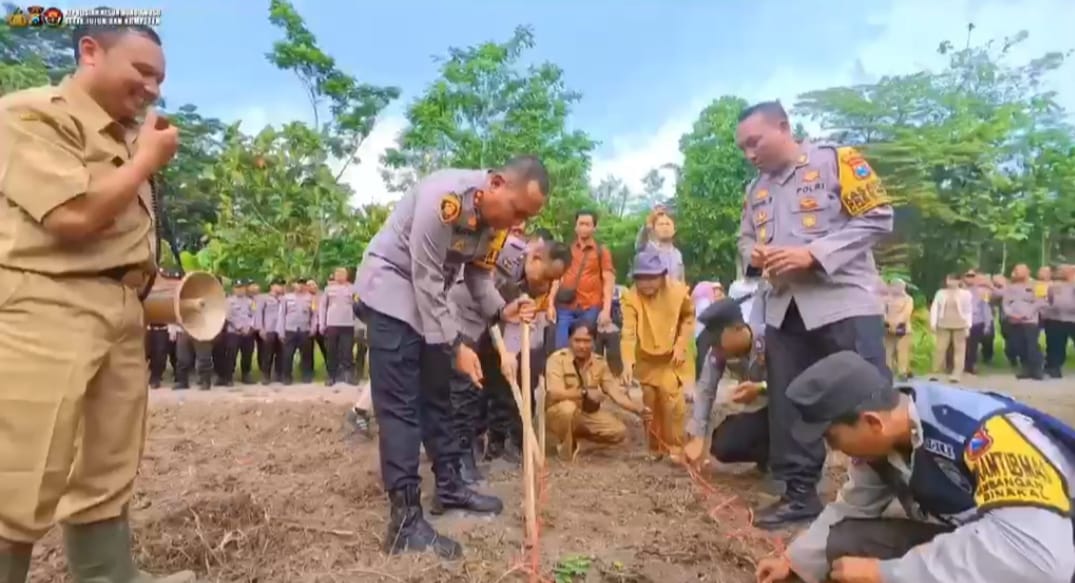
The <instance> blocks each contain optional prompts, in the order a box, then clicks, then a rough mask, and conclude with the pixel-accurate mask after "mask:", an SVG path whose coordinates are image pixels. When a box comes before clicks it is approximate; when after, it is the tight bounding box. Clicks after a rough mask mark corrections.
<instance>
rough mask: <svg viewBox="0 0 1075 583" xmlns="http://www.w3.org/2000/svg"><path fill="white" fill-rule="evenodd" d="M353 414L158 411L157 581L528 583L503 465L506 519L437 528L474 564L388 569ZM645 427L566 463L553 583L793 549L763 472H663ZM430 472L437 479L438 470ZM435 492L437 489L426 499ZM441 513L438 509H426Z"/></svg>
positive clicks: (151, 508) (152, 522) (141, 492)
mask: <svg viewBox="0 0 1075 583" xmlns="http://www.w3.org/2000/svg"><path fill="white" fill-rule="evenodd" d="M344 410H345V406H343V405H340V404H327V403H314V402H293V401H289V402H273V403H265V402H258V403H254V402H218V403H208V402H188V403H178V404H176V403H169V404H166V405H161V406H159V407H157V408H155V409H154V411H153V414H152V417H151V429H150V441H149V443H148V447H147V451H146V457H145V461H144V462H143V466H142V475H141V476H140V478H139V481H138V493H137V495H136V497H135V499H134V500H133V502H132V516H133V521H134V530H135V538H136V554H137V559H138V561H139V563H140V564H141V565H142V566H143V568H145V569H147V570H150V571H153V572H157V573H166V572H171V571H176V570H180V569H193V570H195V571H197V572H198V573H199V574H200V575H201V576H203V577H204V579H205V580H206V581H214V582H217V581H219V582H249V583H254V582H256V583H271V582H284V583H296V582H306V581H309V582H317V583H320V582H333V581H349V582H353V581H364V582H365V581H369V582H378V581H384V582H397V583H398V582H401V581H406V582H415V583H418V582H422V583H437V582H444V583H447V582H457V581H458V582H466V581H473V582H483V583H484V582H489V583H495V582H497V581H522V580H525V577H524V575H523V574H522V571H523V570H524V569H525V561H524V557H523V554H522V552H521V547H522V542H523V532H522V529H521V525H522V512H521V508H520V494H521V487H520V485H519V482H518V472H517V470H515V469H513V468H510V467H508V466H507V465H501V462H496V463H494V464H493V465H492V467H489V468H487V469H488V477H489V486H488V488H487V489H488V490H490V491H492V492H493V493H495V494H497V495H499V496H501V497H502V498H503V499H504V501H505V508H506V509H505V512H504V515H503V516H501V517H499V518H496V519H476V518H469V517H462V516H445V517H441V518H436V519H434V524H435V526H436V527H437V528H438V529H439V530H441V531H443V532H445V533H446V534H448V535H450V536H453V537H455V538H457V540H459V541H460V542H462V543H463V545H464V546H465V548H466V557H465V559H464V560H462V561H459V562H456V563H451V564H445V563H441V562H439V561H437V560H436V559H434V558H432V557H429V556H417V557H416V556H407V557H394V558H388V557H385V556H384V555H383V554H382V553H381V552H380V549H381V544H382V537H383V536H384V529H385V518H386V515H387V504H386V501H385V496H384V493H383V492H382V489H381V485H380V478H379V467H378V461H377V449H376V444H375V443H370V442H365V441H352V440H348V439H345V438H344V437H343V436H344V435H345V432H344V431H343V430H342V418H343V412H344ZM643 450H644V446H643V444H642V436H641V433H640V430H639V429H638V428H637V426H636V427H635V428H634V433H633V435H632V436H631V440H630V442H629V444H628V445H626V446H623V447H619V448H613V449H608V450H584V451H583V454H582V455H581V456H580V458H579V460H578V461H577V462H576V463H575V464H574V465H564V464H561V463H559V462H557V461H552V462H551V464H550V467H549V471H548V475H547V477H546V481H545V483H546V485H547V487H546V489H545V495H544V497H543V504H542V508H543V517H544V523H543V526H542V543H541V548H540V556H541V564H540V565H539V570H540V572H541V573H542V574H543V578H544V579H545V580H548V581H553V580H555V581H609V582H613V581H615V582H634V583H658V582H665V581H688V580H689V581H713V582H731V583H734V582H739V581H750V580H752V577H751V573H752V571H753V564H754V562H755V561H756V560H757V558H758V557H760V556H764V555H765V554H767V553H768V552H770V551H771V549H772V548H774V547H775V546H779V545H780V544H781V540H779V539H776V538H772V537H770V536H769V535H766V534H764V533H760V532H758V531H755V530H754V529H751V528H750V527H749V514H748V511H747V507H748V504H750V503H757V502H759V501H760V500H761V499H762V498H763V495H761V494H760V493H758V490H759V489H758V487H757V484H758V480H757V476H756V475H755V474H754V473H753V472H747V473H746V474H743V475H738V476H733V475H727V474H722V475H721V477H720V478H714V477H713V476H708V477H707V478H706V480H707V481H708V482H710V483H719V484H720V485H719V486H718V487H715V488H713V487H707V486H706V485H705V482H700V481H696V480H694V479H692V478H691V477H690V476H688V475H687V473H686V472H685V471H684V470H683V469H682V468H679V467H673V466H671V465H669V464H668V463H656V462H650V461H648V460H647V459H646V456H645V454H644V451H643ZM423 471H426V470H425V469H423ZM431 483H432V480H431V479H430V477H429V476H428V475H427V476H425V478H424V484H425V488H424V490H425V492H426V493H427V494H428V493H429V492H430V490H431ZM426 506H427V507H428V504H426ZM64 569H65V566H64V561H63V556H62V552H61V543H60V541H59V537H58V536H57V534H56V533H53V534H52V535H50V537H49V538H47V539H46V540H45V541H43V544H41V545H38V549H37V551H36V561H35V567H34V572H33V581H63V580H65V575H64Z"/></svg>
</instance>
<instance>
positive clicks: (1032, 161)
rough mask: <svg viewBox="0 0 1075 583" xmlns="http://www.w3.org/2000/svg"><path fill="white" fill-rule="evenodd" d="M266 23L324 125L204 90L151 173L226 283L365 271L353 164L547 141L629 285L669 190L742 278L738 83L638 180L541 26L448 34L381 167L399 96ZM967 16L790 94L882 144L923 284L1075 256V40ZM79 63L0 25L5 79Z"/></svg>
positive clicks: (886, 252)
mask: <svg viewBox="0 0 1075 583" xmlns="http://www.w3.org/2000/svg"><path fill="white" fill-rule="evenodd" d="M4 7H5V9H6V10H9V11H10V10H11V9H12V8H13V6H11V5H8V4H5V5H4ZM268 18H269V21H270V22H271V23H272V24H273V25H274V26H276V27H277V28H278V29H279V31H280V33H281V39H280V40H279V41H277V42H275V43H274V44H273V46H272V47H271V50H269V51H268V52H267V54H266V58H267V59H268V60H269V61H270V62H271V63H273V64H274V65H275V66H276V67H278V68H279V69H281V70H283V71H288V72H291V73H293V74H294V75H295V77H296V79H297V81H298V82H299V84H300V86H301V87H302V89H303V91H304V93H305V95H306V97H307V99H308V101H309V105H310V118H311V120H312V121H311V123H303V122H297V121H296V122H291V123H286V124H278V125H276V126H275V127H268V128H265V129H259V128H243V127H241V126H240V125H239V124H238V123H235V124H231V125H229V124H227V123H225V122H222V121H220V120H218V119H214V118H212V117H208V116H205V115H203V114H202V113H200V112H199V110H198V109H197V108H196V107H195V106H194V105H182V106H180V107H178V108H174V109H173V108H165V109H166V110H167V111H166V114H167V116H168V117H169V118H170V119H171V120H172V123H174V124H176V125H177V126H179V128H180V131H181V135H182V142H181V149H180V153H179V155H178V156H177V158H176V160H175V161H174V162H173V163H172V164H171V165H170V166H168V167H167V168H166V169H165V170H164V171H163V172H162V173H161V175H160V176H159V177H158V178H159V181H158V184H159V186H160V193H161V194H162V196H163V203H164V207H165V210H166V212H165V216H167V217H169V219H170V220H169V223H170V225H169V226H170V227H171V230H172V232H173V234H174V235H175V237H174V238H175V239H176V240H177V242H178V244H179V247H180V248H181V250H182V257H181V259H182V263H183V264H184V266H186V267H188V268H192V267H196V268H199V269H210V270H213V271H216V272H218V273H221V274H225V275H228V276H232V277H258V278H268V277H271V276H278V277H293V276H314V277H321V276H324V275H327V273H328V272H329V271H330V270H331V269H332V268H333V267H335V266H337V265H347V266H354V265H355V264H356V263H357V262H358V261H359V260H360V257H361V254H362V253H363V251H364V250H365V246H366V244H367V243H368V241H369V240H370V239H371V238H372V236H373V235H374V234H375V233H376V231H377V230H378V229H379V228H380V226H381V225H382V224H383V222H384V220H385V218H386V217H387V215H388V213H389V210H390V207H389V206H385V205H367V206H363V207H360V208H355V207H353V206H352V196H353V193H352V192H351V189H350V188H349V186H347V185H346V184H342V183H341V182H340V178H341V176H342V175H343V173H344V172H345V171H346V169H347V168H348V167H349V165H351V164H355V163H365V164H370V163H379V164H380V165H381V169H382V171H383V173H384V175H385V178H386V181H387V183H388V184H389V185H390V187H391V188H392V189H393V190H395V191H397V192H400V193H402V192H403V191H406V190H407V189H408V188H410V187H411V186H412V185H413V184H414V183H415V181H416V180H417V179H418V178H419V177H421V176H423V175H425V174H428V173H429V172H431V171H432V170H435V169H438V168H443V167H462V168H490V167H495V166H497V165H499V164H502V163H504V162H505V161H507V160H508V159H509V158H510V157H512V156H514V155H518V154H536V155H538V156H540V157H541V158H542V159H543V160H544V162H545V164H546V166H547V167H548V168H549V170H550V173H551V175H552V192H551V195H550V199H549V204H548V205H547V207H546V210H545V211H544V212H543V214H542V215H541V216H540V217H538V218H537V219H536V221H535V223H536V224H537V226H542V227H547V228H549V229H551V230H552V231H553V232H555V233H557V234H558V235H559V236H561V237H563V238H564V239H570V238H572V237H573V233H572V226H573V224H574V216H575V213H577V212H578V211H579V210H582V209H587V210H594V211H597V212H598V214H599V216H600V221H599V226H598V236H599V238H600V240H601V241H602V243H603V244H604V245H605V246H606V247H608V248H609V250H610V251H611V252H612V254H613V257H614V259H615V262H616V264H617V268H618V271H619V273H620V274H621V279H622V277H623V274H624V273H626V268H627V266H628V265H629V264H630V260H631V257H632V255H633V254H634V243H635V236H636V235H637V233H638V230H639V227H640V226H641V225H642V223H643V221H644V220H645V217H646V215H647V214H648V213H649V211H650V209H651V208H652V207H653V206H654V205H655V204H658V203H660V204H663V205H665V206H666V207H667V208H669V209H671V210H672V211H673V212H674V214H675V217H676V221H677V225H678V235H677V244H678V246H679V247H680V249H681V250H682V252H683V255H684V260H685V263H686V266H687V274H688V279H689V280H691V281H698V280H702V279H714V278H719V279H721V280H724V281H728V280H729V279H731V278H733V277H735V276H736V273H737V266H736V263H737V260H738V257H737V251H736V239H737V235H738V228H739V218H740V213H741V209H742V204H743V196H744V191H745V188H746V186H747V183H748V182H749V180H750V179H751V177H752V176H753V174H754V171H753V169H752V168H750V166H749V164H748V163H747V162H746V161H745V160H744V158H743V155H742V153H741V152H739V150H738V149H737V148H736V146H735V141H734V133H735V127H736V121H737V116H738V114H739V112H740V111H741V109H742V108H743V107H745V106H746V105H747V103H746V102H745V101H744V100H742V99H741V98H739V97H735V96H724V97H721V98H719V99H717V100H715V101H714V102H712V103H711V104H709V105H708V106H707V107H705V108H704V109H703V110H702V111H701V112H699V115H698V118H697V119H696V120H695V122H694V124H693V125H692V127H691V128H690V130H689V131H688V132H687V133H686V134H685V135H684V136H683V137H682V139H681V140H680V144H679V150H680V154H681V155H682V160H666V161H663V162H662V163H661V164H658V165H657V167H656V168H653V169H650V170H649V171H648V173H647V174H646V175H645V177H644V180H643V182H642V184H641V186H640V188H631V187H629V186H628V185H627V184H626V183H625V182H624V177H620V176H604V177H595V176H591V175H590V171H591V159H592V156H593V155H594V152H595V151H596V148H597V146H598V144H597V142H596V141H595V140H594V139H593V138H592V137H591V136H590V135H589V134H587V133H586V132H585V131H582V130H580V129H578V128H574V127H572V125H571V115H572V110H573V109H574V108H575V106H576V104H578V102H579V101H580V100H581V99H582V95H581V94H579V93H578V92H576V91H574V90H572V89H571V88H570V87H568V86H567V84H566V82H565V80H564V72H563V70H562V69H561V68H560V67H559V66H557V65H556V64H554V63H549V62H535V61H534V59H533V54H532V53H533V49H534V47H535V42H536V40H535V36H534V33H533V31H532V30H531V29H530V28H528V27H519V28H517V29H515V30H514V31H513V33H512V34H511V36H510V37H509V38H507V39H503V40H498V41H488V42H481V43H478V44H474V45H472V46H467V47H462V48H449V49H447V51H446V53H445V54H444V55H443V56H442V57H441V58H439V59H438V64H439V70H438V74H437V77H436V78H435V79H434V80H433V81H432V82H431V83H430V84H429V85H428V86H427V87H426V88H425V90H424V92H422V93H421V94H420V95H419V96H418V97H417V99H415V100H414V101H413V102H412V103H411V104H410V105H409V107H408V108H407V110H406V117H407V122H408V123H407V126H406V128H405V129H404V131H403V132H402V133H401V135H400V136H399V141H398V145H397V146H396V147H394V148H392V149H389V150H388V151H387V152H386V153H385V154H384V156H383V157H382V158H381V159H380V160H357V159H356V158H355V155H356V152H357V151H358V149H359V146H360V145H361V144H362V143H363V141H364V140H365V139H366V138H367V137H368V136H369V134H370V132H371V131H372V129H373V126H374V124H375V123H376V121H377V119H378V116H379V115H380V114H381V112H383V111H384V109H385V108H386V107H387V106H388V105H389V104H390V103H391V102H392V101H393V100H395V99H397V98H398V96H399V89H397V88H395V87H389V86H381V85H377V84H370V83H366V82H362V81H360V80H359V79H357V78H356V77H354V76H353V75H350V74H348V73H347V72H345V71H343V70H341V69H340V67H339V65H338V64H337V62H336V61H335V59H333V58H332V57H331V56H329V55H327V54H326V53H325V52H324V51H322V50H321V48H320V47H319V45H318V42H317V38H316V37H315V36H314V34H313V33H312V32H311V30H310V28H309V27H308V26H307V23H306V22H305V21H304V20H303V18H302V17H301V16H300V15H299V13H298V12H297V11H296V9H295V7H294V6H293V5H292V4H290V3H289V2H287V1H286V0H271V1H270V3H269V10H268ZM973 28H974V27H973V25H970V26H968V36H967V39H966V41H965V42H964V43H961V45H960V46H958V47H957V46H955V45H954V44H953V43H952V42H947V41H946V42H942V43H940V45H939V46H938V53H939V54H940V55H941V56H942V58H943V59H944V60H945V64H944V66H943V67H941V68H939V69H937V70H933V71H919V72H915V73H909V74H905V75H896V76H888V77H883V78H881V79H879V80H877V81H876V82H873V83H867V84H861V85H854V86H848V87H832V88H827V89H820V90H816V91H810V92H807V93H805V94H803V95H801V96H799V99H798V101H797V103H796V104H795V108H794V113H795V115H796V116H797V119H796V120H794V121H796V122H803V121H808V120H809V121H813V122H814V123H815V124H817V126H819V128H820V131H814V129H813V128H811V133H812V134H816V135H808V134H807V130H806V127H805V126H804V125H803V123H795V124H794V128H793V131H794V134H795V136H796V138H797V139H820V140H825V141H831V142H836V143H841V144H847V145H854V146H857V147H859V148H861V149H862V150H864V152H865V153H866V154H867V155H868V156H869V157H870V159H871V163H872V164H873V165H874V166H875V167H876V169H877V171H878V173H879V174H880V175H881V176H882V178H883V179H884V181H885V182H886V184H887V187H888V190H889V192H890V193H891V194H892V195H893V196H894V199H895V202H896V205H897V218H896V233H895V234H894V236H893V237H891V239H890V240H888V241H886V242H885V243H884V244H883V245H881V246H880V247H879V248H878V249H877V251H876V254H877V256H878V260H879V263H880V264H881V266H882V268H883V270H884V272H885V273H886V274H887V275H890V276H892V275H899V276H901V277H904V278H910V279H911V281H912V284H917V285H918V289H920V290H921V291H923V292H926V293H929V292H931V291H932V289H934V288H935V287H936V286H937V285H938V284H939V283H940V281H941V280H942V279H943V275H944V274H945V273H948V272H951V271H956V270H960V269H964V268H966V267H970V266H975V267H977V268H979V269H982V270H985V271H991V272H1001V271H1007V270H1008V269H1010V267H1011V265H1012V264H1014V263H1016V262H1028V263H1031V264H1034V265H1042V264H1048V263H1054V262H1060V261H1069V262H1070V261H1075V130H1073V128H1072V127H1071V126H1070V125H1069V123H1068V122H1069V119H1070V118H1069V117H1068V115H1069V112H1066V111H1064V109H1063V108H1062V107H1061V106H1060V105H1059V104H1058V102H1057V99H1056V95H1055V94H1054V93H1053V91H1051V89H1050V87H1051V85H1050V83H1051V81H1052V80H1053V78H1054V76H1055V75H1056V73H1057V72H1058V70H1059V68H1060V67H1061V65H1062V64H1063V63H1065V62H1066V59H1067V58H1068V57H1069V56H1070V55H1069V53H1048V54H1044V55H1040V56H1038V57H1037V58H1034V59H1031V60H1028V61H1025V62H1016V61H1014V58H1013V49H1014V48H1015V47H1019V46H1021V45H1022V44H1023V43H1025V41H1026V39H1027V34H1026V33H1025V32H1020V33H1017V34H1014V35H1013V36H1011V37H1008V38H1003V39H998V40H995V41H985V42H980V43H977V44H976V43H974V42H972V41H974V38H973ZM73 67H74V61H73V58H72V51H71V47H70V41H69V39H68V38H67V35H66V34H64V32H63V31H61V30H57V29H50V28H41V29H18V30H15V29H9V28H0V94H4V93H9V92H11V91H15V90H18V89H22V88H25V87H32V86H36V85H42V84H45V83H56V82H57V81H58V80H59V79H61V78H62V77H63V76H64V75H65V74H67V73H68V72H70V71H71V70H72V69H73ZM161 107H162V108H164V104H163V103H162V104H161ZM251 131H253V133H251ZM643 170H644V169H643ZM670 192H674V196H672V197H671V198H670V199H667V198H666V196H667V194H668V193H670Z"/></svg>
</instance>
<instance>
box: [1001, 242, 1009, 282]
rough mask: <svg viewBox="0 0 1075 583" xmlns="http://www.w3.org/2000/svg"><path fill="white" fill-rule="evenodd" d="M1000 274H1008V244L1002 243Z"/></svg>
mask: <svg viewBox="0 0 1075 583" xmlns="http://www.w3.org/2000/svg"><path fill="white" fill-rule="evenodd" d="M1000 251H1001V253H1000V273H1001V275H1003V274H1005V273H1008V242H1007V241H1002V242H1001V244H1000Z"/></svg>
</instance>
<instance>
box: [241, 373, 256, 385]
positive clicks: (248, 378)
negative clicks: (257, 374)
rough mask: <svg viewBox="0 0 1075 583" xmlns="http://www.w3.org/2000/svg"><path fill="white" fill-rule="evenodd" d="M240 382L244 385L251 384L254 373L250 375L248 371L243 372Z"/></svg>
mask: <svg viewBox="0 0 1075 583" xmlns="http://www.w3.org/2000/svg"><path fill="white" fill-rule="evenodd" d="M242 383H243V384H244V385H252V384H254V375H252V374H250V373H246V374H244V375H243V378H242Z"/></svg>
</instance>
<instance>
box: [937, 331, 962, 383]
mask: <svg viewBox="0 0 1075 583" xmlns="http://www.w3.org/2000/svg"><path fill="white" fill-rule="evenodd" d="M934 339H935V340H936V344H937V347H936V350H934V351H933V372H934V374H938V375H940V374H944V373H945V370H944V369H945V364H946V363H945V361H946V360H947V358H946V357H947V356H948V347H949V346H951V347H952V374H951V375H949V376H951V377H952V378H954V379H958V378H960V377H961V376H962V375H963V365H964V364H965V363H966V359H967V330H966V329H964V328H937V331H936V332H934Z"/></svg>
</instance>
